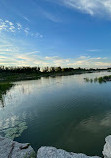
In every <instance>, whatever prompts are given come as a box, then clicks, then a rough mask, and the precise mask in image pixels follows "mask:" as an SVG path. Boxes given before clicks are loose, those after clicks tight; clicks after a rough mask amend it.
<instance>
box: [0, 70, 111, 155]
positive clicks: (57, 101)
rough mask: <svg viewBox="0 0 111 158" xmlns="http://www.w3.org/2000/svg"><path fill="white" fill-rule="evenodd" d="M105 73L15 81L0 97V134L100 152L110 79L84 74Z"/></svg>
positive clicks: (109, 108) (110, 107) (109, 127)
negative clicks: (96, 80) (98, 80)
mask: <svg viewBox="0 0 111 158" xmlns="http://www.w3.org/2000/svg"><path fill="white" fill-rule="evenodd" d="M104 75H111V72H101V73H89V74H81V75H72V76H57V77H47V78H46V77H42V78H41V79H39V80H32V81H20V82H15V85H14V86H13V87H12V88H11V89H10V90H8V91H7V93H6V94H4V95H3V96H2V101H1V102H0V135H2V136H6V137H9V138H12V139H14V140H16V141H18V142H22V143H26V142H28V143H30V144H31V145H32V147H33V148H34V149H35V151H37V149H38V148H40V147H41V146H54V147H57V148H61V149H65V150H67V151H72V152H76V153H85V154H87V155H99V156H101V155H102V154H101V153H102V150H103V145H104V144H105V140H104V139H105V137H106V136H108V135H110V134H111V82H107V83H102V84H99V83H89V82H88V83H87V82H85V80H84V78H85V77H88V78H94V77H99V76H104Z"/></svg>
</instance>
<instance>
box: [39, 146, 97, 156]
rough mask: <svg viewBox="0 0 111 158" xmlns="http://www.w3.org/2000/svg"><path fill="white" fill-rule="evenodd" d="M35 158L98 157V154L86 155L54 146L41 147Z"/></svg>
mask: <svg viewBox="0 0 111 158" xmlns="http://www.w3.org/2000/svg"><path fill="white" fill-rule="evenodd" d="M37 158H99V157H98V156H93V157H90V156H87V155H85V154H75V153H72V152H70V153H69V152H66V151H64V150H62V149H56V148H54V147H41V148H40V149H39V150H38V152H37Z"/></svg>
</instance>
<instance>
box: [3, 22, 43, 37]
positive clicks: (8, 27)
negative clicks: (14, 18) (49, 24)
mask: <svg viewBox="0 0 111 158" xmlns="http://www.w3.org/2000/svg"><path fill="white" fill-rule="evenodd" d="M0 32H11V33H20V32H21V33H25V35H26V36H27V35H29V36H31V37H35V38H43V35H42V34H40V33H38V32H32V31H31V30H30V28H28V27H24V26H22V25H21V24H20V23H12V22H11V21H9V20H3V19H0Z"/></svg>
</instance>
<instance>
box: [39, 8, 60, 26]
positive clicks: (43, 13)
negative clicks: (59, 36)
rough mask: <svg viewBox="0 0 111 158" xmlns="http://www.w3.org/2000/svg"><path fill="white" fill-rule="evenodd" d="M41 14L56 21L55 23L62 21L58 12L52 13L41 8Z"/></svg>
mask: <svg viewBox="0 0 111 158" xmlns="http://www.w3.org/2000/svg"><path fill="white" fill-rule="evenodd" d="M41 14H42V15H43V16H45V17H46V18H47V19H48V20H50V21H52V22H55V23H59V22H61V19H60V18H59V16H57V15H56V14H52V13H50V12H49V11H46V10H44V9H41Z"/></svg>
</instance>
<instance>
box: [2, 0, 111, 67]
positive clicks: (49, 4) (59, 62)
mask: <svg viewBox="0 0 111 158" xmlns="http://www.w3.org/2000/svg"><path fill="white" fill-rule="evenodd" d="M0 65H5V66H10V65H11V66H38V65H39V66H41V67H43V66H62V67H79V66H80V67H85V68H89V67H94V68H97V67H98V68H99V67H100V68H103V67H109V66H111V0H56V1H54V0H18V1H15V0H0Z"/></svg>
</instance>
